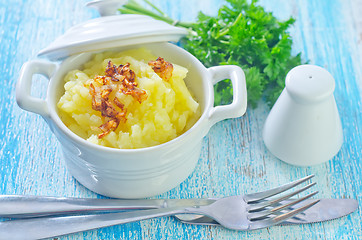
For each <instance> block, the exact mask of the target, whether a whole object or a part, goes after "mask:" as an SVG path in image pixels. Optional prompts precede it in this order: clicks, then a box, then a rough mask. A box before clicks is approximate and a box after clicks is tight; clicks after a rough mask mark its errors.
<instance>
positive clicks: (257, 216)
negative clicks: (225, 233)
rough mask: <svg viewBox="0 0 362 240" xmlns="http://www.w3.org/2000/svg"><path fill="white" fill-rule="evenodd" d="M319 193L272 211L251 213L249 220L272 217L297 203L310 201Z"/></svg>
mask: <svg viewBox="0 0 362 240" xmlns="http://www.w3.org/2000/svg"><path fill="white" fill-rule="evenodd" d="M317 193H318V191H316V192H313V193H311V194H308V195H307V196H305V197H302V198H299V199H296V200H294V201H291V202H289V203H286V204H284V205H281V206H278V207H275V208H272V209H268V210H265V211H260V212H255V213H249V214H248V219H249V220H256V219H260V218H263V217H266V216H268V215H270V214H274V213H276V212H279V211H281V210H283V209H285V208H288V207H291V206H293V205H295V204H297V203H300V202H302V201H304V200H306V199H308V198H310V197H312V196H314V195H316V194H317Z"/></svg>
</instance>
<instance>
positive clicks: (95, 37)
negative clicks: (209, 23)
mask: <svg viewBox="0 0 362 240" xmlns="http://www.w3.org/2000/svg"><path fill="white" fill-rule="evenodd" d="M186 34H187V30H186V29H184V28H179V27H175V26H172V25H170V24H168V23H165V22H163V21H159V20H155V19H153V18H151V17H148V16H143V15H134V14H123V15H115V16H108V17H101V18H96V19H92V20H89V21H87V22H85V23H81V24H79V25H76V26H74V27H72V28H70V29H69V30H68V31H66V32H65V34H64V35H62V36H61V37H59V38H58V39H56V40H55V41H54V42H53V43H52V44H50V45H49V46H48V47H47V48H45V49H43V50H41V51H40V52H39V53H38V56H42V57H46V58H48V59H50V60H52V61H57V60H61V59H63V58H66V57H69V56H70V55H74V54H78V53H82V52H89V51H100V50H105V49H108V48H114V47H121V46H127V45H134V44H142V43H152V42H168V41H178V40H179V39H180V38H181V37H182V36H184V35H186Z"/></svg>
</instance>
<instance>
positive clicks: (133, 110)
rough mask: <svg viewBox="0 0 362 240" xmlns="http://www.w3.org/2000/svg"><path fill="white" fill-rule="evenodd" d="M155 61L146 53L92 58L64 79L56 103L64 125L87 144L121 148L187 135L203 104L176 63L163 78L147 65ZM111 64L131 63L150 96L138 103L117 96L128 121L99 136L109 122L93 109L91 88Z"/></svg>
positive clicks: (125, 97) (143, 145)
mask: <svg viewBox="0 0 362 240" xmlns="http://www.w3.org/2000/svg"><path fill="white" fill-rule="evenodd" d="M156 58H157V57H156V56H153V55H152V54H151V53H150V52H149V51H148V50H146V49H137V50H129V51H126V52H122V53H114V52H104V53H99V54H96V55H94V57H93V59H92V60H91V61H89V62H87V63H85V64H84V66H83V70H73V71H70V72H69V73H68V74H67V75H66V76H65V78H64V80H65V85H64V89H65V92H64V95H63V96H62V97H61V98H60V100H59V102H58V105H57V106H58V109H59V116H60V118H61V119H62V121H63V122H64V124H65V125H66V126H67V127H68V128H69V129H70V130H72V131H73V132H74V133H76V134H77V135H79V136H80V137H82V138H84V139H86V140H88V141H89V142H92V143H95V144H99V145H103V146H107V147H113V148H123V149H130V148H143V147H150V146H154V145H158V144H161V143H164V142H167V141H169V140H171V139H174V138H176V137H177V136H179V135H180V134H182V133H184V132H185V131H186V130H187V129H189V128H190V127H191V126H192V125H193V124H194V123H195V122H196V121H197V119H198V118H199V117H200V107H199V104H198V103H197V102H196V101H195V100H194V98H193V97H192V95H191V93H190V92H189V90H188V89H187V87H186V85H185V82H184V80H183V79H184V78H185V77H186V74H187V69H186V68H184V67H181V66H178V65H176V64H173V71H172V77H171V78H170V79H168V80H167V81H166V80H163V79H162V78H161V77H160V76H159V75H158V74H157V73H155V71H154V70H153V69H152V67H151V66H149V65H148V62H149V61H154V60H155V59H156ZM109 61H111V62H112V63H113V64H114V65H117V66H118V65H121V64H122V65H124V64H127V63H129V64H130V67H129V68H130V69H131V70H132V71H134V73H135V82H136V83H137V84H138V86H137V87H138V88H139V89H142V90H143V91H145V92H146V93H147V98H146V99H145V100H144V101H142V102H141V103H140V102H139V101H137V100H136V99H135V98H134V97H133V96H132V95H127V94H124V93H122V92H121V91H117V92H116V93H113V95H114V96H113V97H117V99H118V100H119V101H120V102H121V103H122V105H124V108H125V109H126V111H125V119H126V120H125V121H124V122H122V121H121V122H120V123H119V125H118V126H117V128H116V129H115V130H114V131H110V132H109V133H107V134H106V135H105V136H103V137H99V135H100V134H101V133H102V130H101V129H100V126H101V125H102V124H104V123H105V122H106V121H107V119H106V118H105V117H104V116H102V114H101V112H100V111H96V110H94V109H93V108H92V95H91V93H90V84H91V83H92V82H93V81H94V79H95V78H96V76H100V75H104V74H105V70H106V68H107V64H108V63H109Z"/></svg>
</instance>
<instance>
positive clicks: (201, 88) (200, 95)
mask: <svg viewBox="0 0 362 240" xmlns="http://www.w3.org/2000/svg"><path fill="white" fill-rule="evenodd" d="M138 47H140V46H139V45H133V46H127V47H121V48H118V49H113V50H114V51H122V50H125V49H129V48H138ZM142 47H146V48H147V49H150V50H151V51H152V52H153V53H154V54H155V55H156V56H162V57H164V58H165V59H167V60H168V61H170V62H172V63H175V64H179V65H181V66H184V67H186V68H187V69H188V70H189V73H188V75H187V77H186V79H185V82H186V84H187V86H188V88H189V89H190V90H191V91H192V92H193V93H194V94H195V97H196V99H197V101H198V102H199V104H200V107H201V111H202V115H201V117H200V119H199V120H198V121H197V122H196V123H195V125H194V126H193V127H191V128H190V129H189V130H188V131H187V132H185V133H184V134H182V135H181V136H179V137H177V138H176V139H173V140H171V141H169V142H166V143H164V144H161V145H158V146H153V147H148V148H142V149H113V148H108V147H103V146H99V145H95V144H92V143H89V142H88V141H86V140H84V139H82V138H80V137H79V136H77V135H76V134H74V133H73V132H72V131H71V130H69V129H68V128H67V127H66V126H65V125H64V124H63V122H62V121H61V119H60V118H59V116H58V110H57V106H56V104H57V102H58V100H59V98H60V97H61V95H62V94H63V93H64V81H63V77H64V75H65V74H66V73H67V72H69V71H70V70H72V69H76V68H78V67H80V66H81V65H82V64H83V63H85V62H87V61H89V60H90V57H91V55H92V54H91V53H81V54H78V55H74V56H71V57H69V58H67V59H65V60H64V61H63V62H62V63H61V64H56V63H53V62H50V61H39V60H35V61H30V62H27V63H25V64H24V65H23V68H22V70H21V74H20V77H19V80H18V84H17V87H16V100H17V102H18V104H19V106H20V107H21V108H23V109H24V110H27V111H31V112H34V113H37V114H40V115H41V116H42V117H43V118H44V119H45V120H46V122H47V123H48V125H49V127H50V129H51V130H52V132H53V133H54V134H55V136H56V137H57V138H58V140H59V142H60V143H61V146H62V152H63V156H64V160H65V162H66V164H67V167H68V170H69V171H70V173H71V174H72V175H73V176H74V177H75V178H76V179H77V180H78V181H79V182H80V183H81V184H83V185H84V186H85V187H87V188H89V189H90V190H92V191H94V192H97V193H99V194H102V195H105V196H109V197H118V198H143V197H150V196H154V195H157V194H160V193H163V192H165V191H168V190H170V189H172V188H174V187H175V186H177V185H178V184H180V183H181V182H182V181H183V180H185V179H186V178H187V177H188V176H189V175H190V174H191V172H192V171H193V169H194V168H195V165H196V163H197V161H198V159H199V154H200V150H201V143H202V138H203V137H204V136H205V135H206V134H207V132H208V130H209V129H210V127H211V126H212V125H213V124H215V123H216V122H218V121H221V120H223V119H226V118H235V117H240V116H242V115H243V114H244V113H245V110H246V105H247V104H246V86H245V76H244V73H243V71H242V70H241V68H239V67H237V66H218V67H212V68H209V69H206V68H205V67H204V66H203V65H202V64H201V63H200V62H199V61H198V60H197V59H196V58H195V57H194V56H192V55H191V54H190V53H188V52H187V51H185V50H184V49H182V48H180V47H178V46H176V45H173V44H170V43H165V42H164V43H150V44H142ZM34 74H44V75H45V76H46V77H47V78H49V85H48V90H47V97H46V99H45V100H43V99H39V98H35V97H33V96H31V95H30V89H31V85H32V83H31V82H32V76H33V75H34ZM227 78H229V79H231V81H232V84H233V94H234V96H233V102H232V103H231V104H230V105H226V106H217V107H214V95H213V92H214V89H213V85H214V84H216V83H217V82H218V81H220V80H223V79H227Z"/></svg>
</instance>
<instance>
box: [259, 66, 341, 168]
mask: <svg viewBox="0 0 362 240" xmlns="http://www.w3.org/2000/svg"><path fill="white" fill-rule="evenodd" d="M285 85H286V87H285V89H284V90H283V92H282V94H281V95H280V96H279V98H278V100H277V102H276V103H275V105H274V106H273V108H272V110H271V111H270V113H269V115H268V117H267V119H266V122H265V125H264V129H263V140H264V143H265V145H266V147H267V148H268V149H269V151H270V152H271V153H272V154H273V155H275V156H276V157H277V158H279V159H281V160H283V161H285V162H287V163H289V164H292V165H297V166H310V165H315V164H320V163H323V162H325V161H328V160H330V159H331V158H332V157H333V156H335V155H336V154H337V153H338V151H339V150H340V148H341V146H342V142H343V133H342V126H341V120H340V117H339V114H338V109H337V106H336V102H335V99H334V96H333V91H334V88H335V82H334V79H333V77H332V75H331V74H330V73H329V72H328V71H327V70H325V69H324V68H321V67H318V66H314V65H301V66H297V67H295V68H293V69H292V70H291V71H290V72H289V73H288V75H287V77H286V80H285Z"/></svg>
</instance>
